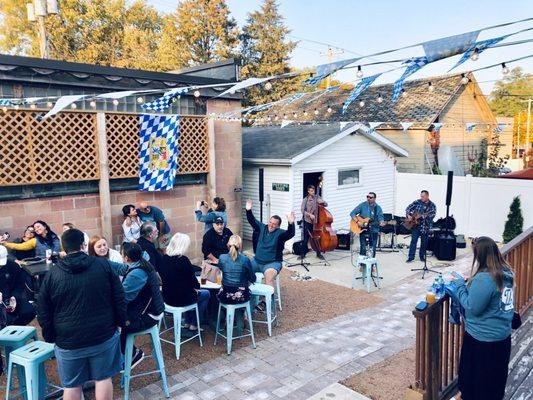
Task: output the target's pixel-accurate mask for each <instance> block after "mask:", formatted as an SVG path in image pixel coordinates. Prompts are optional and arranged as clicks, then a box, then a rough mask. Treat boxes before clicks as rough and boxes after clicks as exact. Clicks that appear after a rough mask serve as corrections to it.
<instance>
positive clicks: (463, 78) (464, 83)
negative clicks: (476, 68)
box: [461, 74, 470, 85]
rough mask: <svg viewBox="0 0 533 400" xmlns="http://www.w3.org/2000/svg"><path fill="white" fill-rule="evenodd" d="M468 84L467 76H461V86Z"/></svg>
mask: <svg viewBox="0 0 533 400" xmlns="http://www.w3.org/2000/svg"><path fill="white" fill-rule="evenodd" d="M468 82H470V78H468V76H466V75H465V74H461V83H462V84H463V85H466V84H467V83H468Z"/></svg>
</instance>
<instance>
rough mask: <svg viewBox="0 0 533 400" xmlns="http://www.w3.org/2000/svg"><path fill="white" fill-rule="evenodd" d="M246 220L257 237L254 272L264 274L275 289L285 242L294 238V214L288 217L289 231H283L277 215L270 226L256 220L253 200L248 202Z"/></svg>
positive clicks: (270, 220)
mask: <svg viewBox="0 0 533 400" xmlns="http://www.w3.org/2000/svg"><path fill="white" fill-rule="evenodd" d="M246 218H247V219H248V222H249V223H250V225H251V226H252V228H253V230H254V233H256V235H257V245H256V249H255V257H254V258H253V259H252V266H253V268H254V272H261V273H263V274H264V276H265V283H266V284H267V285H270V286H272V287H274V285H275V281H276V276H277V274H279V272H280V271H281V263H282V262H283V248H284V247H285V242H286V241H287V240H289V239H290V238H292V237H293V236H294V212H291V213H290V215H289V216H288V223H289V225H288V227H287V230H283V229H281V228H280V225H281V218H280V217H279V216H277V215H273V216H272V217H270V219H269V221H268V224H263V223H262V222H260V221H258V220H257V219H255V217H254V215H253V213H252V200H247V201H246Z"/></svg>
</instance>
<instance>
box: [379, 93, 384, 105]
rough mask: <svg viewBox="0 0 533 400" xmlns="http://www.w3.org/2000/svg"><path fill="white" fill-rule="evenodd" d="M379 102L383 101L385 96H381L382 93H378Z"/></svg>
mask: <svg viewBox="0 0 533 400" xmlns="http://www.w3.org/2000/svg"><path fill="white" fill-rule="evenodd" d="M378 103H383V97H382V96H381V93H380V94H378Z"/></svg>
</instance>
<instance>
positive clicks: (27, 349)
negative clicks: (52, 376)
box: [6, 341, 61, 400]
mask: <svg viewBox="0 0 533 400" xmlns="http://www.w3.org/2000/svg"><path fill="white" fill-rule="evenodd" d="M53 357H54V345H53V344H52V343H45V342H41V341H35V342H31V343H28V344H26V345H24V346H22V347H20V348H18V349H17V350H14V351H12V352H11V354H10V356H9V366H8V369H7V387H6V400H8V399H9V392H10V389H11V379H12V374H13V365H17V366H20V367H23V368H24V375H25V389H22V383H21V384H20V386H21V389H22V390H23V391H24V392H25V393H26V396H27V398H28V400H39V399H44V398H45V397H46V387H47V386H52V387H54V388H56V389H61V388H60V387H58V386H55V385H48V384H47V381H46V374H45V370H44V362H45V361H47V360H51V359H52V358H53Z"/></svg>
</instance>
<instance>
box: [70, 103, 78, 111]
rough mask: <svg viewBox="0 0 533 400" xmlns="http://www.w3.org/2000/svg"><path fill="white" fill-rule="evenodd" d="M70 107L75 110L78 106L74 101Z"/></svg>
mask: <svg viewBox="0 0 533 400" xmlns="http://www.w3.org/2000/svg"><path fill="white" fill-rule="evenodd" d="M70 108H72V109H73V110H75V109H76V108H78V106H77V105H76V103H72V104H71V105H70Z"/></svg>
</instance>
